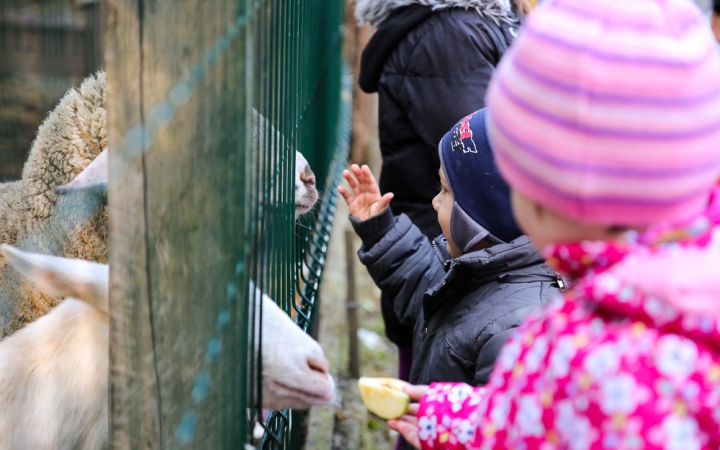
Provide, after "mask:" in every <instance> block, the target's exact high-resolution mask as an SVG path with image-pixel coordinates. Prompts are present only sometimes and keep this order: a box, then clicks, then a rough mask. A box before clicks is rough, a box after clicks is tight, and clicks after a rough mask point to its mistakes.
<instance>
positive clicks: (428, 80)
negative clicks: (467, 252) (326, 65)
mask: <svg viewBox="0 0 720 450" xmlns="http://www.w3.org/2000/svg"><path fill="white" fill-rule="evenodd" d="M528 9H529V8H528V7H527V5H526V2H525V0H516V1H508V0H503V1H498V0H429V1H428V0H358V1H357V2H356V6H355V15H356V17H357V18H358V20H359V21H360V23H369V24H371V25H372V26H373V27H376V28H377V30H376V32H375V34H373V37H372V39H370V41H369V42H368V44H367V46H366V47H365V49H364V50H363V54H362V60H361V62H360V72H359V74H358V85H359V86H360V88H361V89H363V90H364V91H365V92H368V93H374V92H376V93H377V94H378V104H379V108H378V110H377V118H378V133H379V138H380V150H381V153H382V175H381V176H380V190H381V192H392V193H393V194H394V197H393V200H392V203H391V204H390V209H391V210H392V211H393V213H394V214H396V215H400V214H401V213H404V214H406V215H407V216H408V218H409V219H410V221H411V222H412V223H413V224H415V225H416V226H417V227H418V228H419V229H420V231H422V233H423V234H425V235H426V236H427V237H428V239H430V240H431V241H432V240H433V239H434V238H435V237H436V236H438V235H439V234H440V233H441V230H440V227H439V226H438V222H437V213H435V211H433V208H432V205H431V203H432V198H433V197H434V196H435V194H436V193H437V191H436V185H437V184H438V183H439V180H438V169H439V168H440V161H439V160H438V155H437V144H438V142H440V139H441V138H442V137H443V135H444V134H445V133H446V132H447V130H449V129H450V128H451V127H452V126H453V125H454V124H455V123H457V121H458V120H460V118H462V117H464V116H466V115H468V114H470V113H471V112H473V111H475V110H476V109H479V108H481V107H483V106H485V93H486V92H487V88H488V85H489V84H490V79H491V78H492V74H493V73H494V72H495V67H496V66H497V64H498V62H499V61H500V59H501V58H502V55H503V54H504V53H505V50H507V48H508V46H509V45H510V43H511V42H512V40H513V39H514V36H517V30H518V27H519V26H520V19H519V16H521V15H522V13H523V12H526V11H527V10H528ZM380 305H381V311H382V315H383V322H384V323H385V334H386V335H387V337H388V338H389V339H390V340H391V341H392V342H393V343H394V344H396V345H397V346H398V350H399V355H398V362H399V371H398V372H399V373H398V376H399V377H400V378H401V379H403V380H407V379H408V376H409V371H410V366H411V364H412V333H413V329H412V327H406V326H403V325H402V324H400V323H399V321H398V319H397V318H396V316H395V313H394V311H393V299H392V298H390V297H388V296H387V295H386V294H383V295H382V297H381V298H380Z"/></svg>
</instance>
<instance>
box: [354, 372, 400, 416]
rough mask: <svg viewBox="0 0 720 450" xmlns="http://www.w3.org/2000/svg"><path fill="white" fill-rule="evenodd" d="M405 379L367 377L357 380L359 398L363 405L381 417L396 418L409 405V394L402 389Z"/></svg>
mask: <svg viewBox="0 0 720 450" xmlns="http://www.w3.org/2000/svg"><path fill="white" fill-rule="evenodd" d="M406 384H410V383H406V382H405V381H402V380H398V379H396V378H368V377H362V378H360V379H359V380H358V388H359V389H360V398H361V399H362V401H363V403H365V407H366V408H367V409H369V410H370V412H373V413H375V414H377V415H378V416H380V417H382V418H383V419H397V418H398V417H401V416H402V415H403V414H405V412H406V411H407V409H408V406H410V396H408V395H407V394H406V393H405V392H404V391H403V386H405V385H406Z"/></svg>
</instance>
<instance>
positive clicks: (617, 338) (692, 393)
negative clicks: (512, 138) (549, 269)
mask: <svg viewBox="0 0 720 450" xmlns="http://www.w3.org/2000/svg"><path fill="white" fill-rule="evenodd" d="M717 200H718V195H715V201H713V203H712V205H711V208H710V209H709V210H708V212H707V213H706V214H704V215H703V216H701V217H698V218H696V219H694V220H692V221H689V222H687V223H685V224H682V225H681V226H674V227H656V228H655V229H652V230H651V231H649V232H648V233H646V234H644V235H643V236H641V237H637V236H635V237H633V236H629V237H628V238H627V239H626V240H625V241H623V242H615V243H609V242H583V243H579V244H569V245H558V246H555V247H553V248H551V249H549V252H548V262H549V263H550V264H551V265H553V266H554V267H555V268H557V270H559V271H561V272H563V273H565V274H566V275H568V277H570V278H571V279H572V280H574V282H573V285H572V288H571V289H570V290H569V291H568V292H566V295H565V297H564V298H563V299H561V300H559V301H558V302H556V303H554V304H552V305H550V306H549V307H548V308H546V309H544V310H542V311H539V312H538V313H536V314H535V315H534V316H533V317H532V318H530V319H529V320H528V321H527V322H526V323H525V324H523V326H521V327H520V328H519V330H518V333H517V334H516V335H515V337H513V338H512V339H511V340H509V341H508V342H507V344H506V345H505V347H504V348H503V350H502V352H501V353H500V356H499V358H498V361H497V364H496V366H495V369H494V371H493V374H492V376H491V377H490V381H489V383H488V385H487V386H485V387H482V388H472V387H470V386H467V385H464V384H457V383H435V384H433V385H432V386H431V388H430V390H429V391H428V393H427V394H426V395H425V396H424V397H423V398H422V400H421V402H420V410H419V413H418V427H419V430H418V431H419V437H420V441H421V444H422V448H423V449H528V450H529V449H556V448H561V449H571V450H585V449H619V450H622V449H661V448H662V449H671V450H694V449H701V448H712V449H718V448H720V320H719V318H720V225H719V224H720V202H718V201H717Z"/></svg>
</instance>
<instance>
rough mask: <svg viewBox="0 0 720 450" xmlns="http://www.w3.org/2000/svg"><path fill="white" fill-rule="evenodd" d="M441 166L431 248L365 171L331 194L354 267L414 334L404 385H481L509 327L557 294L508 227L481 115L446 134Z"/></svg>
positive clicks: (528, 247)
mask: <svg viewBox="0 0 720 450" xmlns="http://www.w3.org/2000/svg"><path fill="white" fill-rule="evenodd" d="M440 159H441V170H440V180H441V184H442V188H441V191H440V193H439V194H437V196H436V197H435V198H434V199H433V202H432V203H433V207H434V209H435V211H437V214H438V222H439V224H440V227H441V229H442V231H443V235H444V237H443V236H440V237H438V238H436V239H435V241H434V242H433V243H432V244H431V243H430V242H429V241H428V240H427V239H426V238H425V237H424V236H423V234H422V233H421V232H420V230H419V229H418V228H417V227H416V226H415V225H413V224H412V223H411V222H410V220H409V219H408V218H407V216H405V215H404V214H402V215H400V216H399V217H394V216H393V214H392V212H391V211H390V210H389V209H388V204H389V203H390V200H391V199H392V196H393V195H392V193H388V194H385V195H383V196H381V195H380V191H379V188H378V185H377V183H376V181H375V178H374V177H373V175H372V173H370V169H369V168H368V167H367V166H363V167H362V168H360V167H358V166H357V165H353V166H352V168H351V169H352V174H351V173H350V171H345V172H344V176H345V179H346V180H347V181H348V183H349V184H350V187H351V189H352V192H350V191H348V190H347V189H345V188H343V187H340V188H338V190H339V191H340V193H341V194H342V195H343V197H344V198H345V200H346V201H347V203H348V205H349V208H350V214H351V217H350V218H351V221H352V223H353V226H354V228H355V231H356V232H357V233H358V234H359V235H360V237H361V238H362V240H363V246H362V248H361V249H360V251H359V256H360V260H361V261H362V262H363V264H365V265H366V266H367V268H368V270H369V272H370V275H371V276H372V277H373V279H374V280H375V282H376V283H377V285H378V286H379V287H380V289H381V290H382V291H383V293H384V294H387V295H388V297H389V298H392V299H394V302H393V310H394V312H395V314H396V315H397V318H398V319H399V320H400V322H401V323H403V324H405V325H408V326H412V327H413V329H414V338H413V364H412V368H411V372H410V382H411V383H412V384H430V383H433V382H435V381H461V382H465V383H468V384H472V385H483V384H485V383H487V381H488V377H489V375H490V373H491V370H492V367H493V365H494V364H495V359H496V358H497V355H498V353H499V351H500V348H501V347H502V345H503V343H504V342H505V340H506V339H507V338H508V337H509V336H510V335H511V334H512V333H513V332H514V329H515V328H516V327H517V326H518V325H519V324H520V323H521V321H522V320H523V319H524V318H525V317H526V316H527V314H528V313H529V312H531V311H532V310H534V309H535V308H537V307H538V306H540V305H541V304H544V303H546V302H548V301H549V300H550V299H552V298H553V297H555V296H556V295H557V294H558V287H559V283H558V281H559V278H558V276H556V274H555V273H554V272H553V271H551V270H550V269H549V268H548V267H547V266H546V265H545V264H544V262H543V259H542V257H541V256H540V254H538V253H537V251H536V250H535V249H534V247H533V245H532V243H531V242H530V241H529V240H528V238H527V237H526V236H523V235H522V233H521V232H520V230H519V229H518V227H517V225H516V223H515V220H514V218H513V215H512V211H511V206H510V195H509V189H508V186H507V185H506V184H505V182H504V181H503V180H502V178H501V177H500V174H499V173H498V171H497V169H496V168H495V166H494V163H493V155H492V151H491V149H490V145H489V142H488V139H487V135H486V128H485V110H480V111H477V112H476V113H473V114H471V115H469V116H467V117H465V118H464V119H462V120H461V121H460V122H459V123H458V124H457V125H455V127H454V128H453V129H452V130H451V131H450V132H449V133H447V134H446V135H445V137H444V138H443V139H442V142H441V144H440ZM560 284H562V283H560Z"/></svg>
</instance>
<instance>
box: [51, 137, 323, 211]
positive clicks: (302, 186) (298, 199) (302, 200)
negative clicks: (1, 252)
mask: <svg viewBox="0 0 720 450" xmlns="http://www.w3.org/2000/svg"><path fill="white" fill-rule="evenodd" d="M295 157H296V164H295V218H296V219H297V218H298V217H300V216H301V215H303V214H305V213H307V212H308V211H310V210H311V209H312V207H313V206H314V205H315V202H317V200H318V190H317V186H316V184H315V174H314V173H313V171H312V169H311V168H310V164H308V162H307V160H306V159H305V157H304V156H303V155H302V153H300V152H295ZM108 173H109V172H108V151H107V149H106V150H103V151H102V152H101V153H100V154H99V155H98V156H97V158H95V159H94V160H93V161H92V162H91V163H90V165H89V166H87V167H86V168H85V170H83V171H82V172H81V173H80V175H78V176H77V177H75V179H74V180H72V181H71V182H69V183H67V184H65V185H62V186H58V187H56V188H55V189H54V190H53V192H55V193H56V194H57V195H67V194H71V193H73V192H80V191H93V192H98V193H105V192H106V191H107V184H108Z"/></svg>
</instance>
